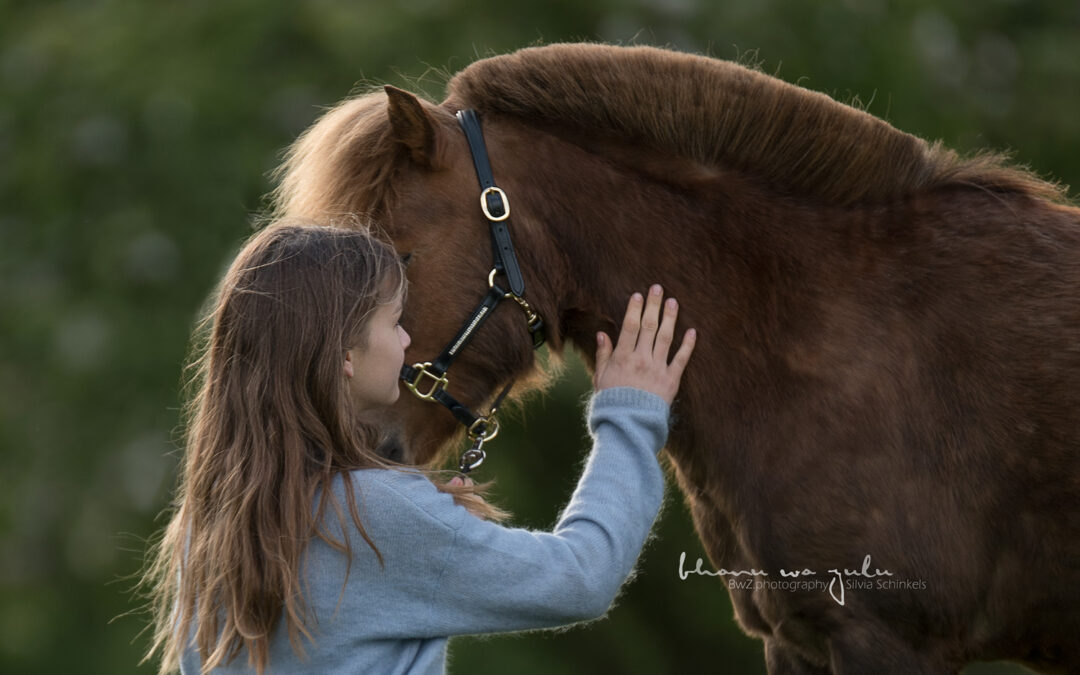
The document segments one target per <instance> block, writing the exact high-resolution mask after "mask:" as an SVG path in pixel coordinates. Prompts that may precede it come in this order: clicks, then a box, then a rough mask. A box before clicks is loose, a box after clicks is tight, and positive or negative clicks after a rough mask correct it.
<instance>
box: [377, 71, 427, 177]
mask: <svg viewBox="0 0 1080 675" xmlns="http://www.w3.org/2000/svg"><path fill="white" fill-rule="evenodd" d="M384 89H385V90H386V97H387V99H388V101H389V106H388V107H387V114H388V115H389V116H390V126H391V128H393V130H394V137H395V138H396V139H397V141H398V143H401V144H402V145H404V146H405V147H406V148H407V149H408V150H409V156H410V157H411V158H412V160H413V161H414V162H416V163H417V164H419V165H420V166H424V167H427V168H430V169H435V168H438V166H439V161H438V159H439V157H438V156H439V153H440V144H439V134H438V126H437V125H436V123H435V120H434V119H432V117H431V114H430V113H428V111H427V110H424V105H423V104H422V103H421V102H420V99H418V98H416V96H413V95H412V94H410V93H409V92H407V91H405V90H403V89H398V88H397V87H392V86H390V85H386V86H385V87H384Z"/></svg>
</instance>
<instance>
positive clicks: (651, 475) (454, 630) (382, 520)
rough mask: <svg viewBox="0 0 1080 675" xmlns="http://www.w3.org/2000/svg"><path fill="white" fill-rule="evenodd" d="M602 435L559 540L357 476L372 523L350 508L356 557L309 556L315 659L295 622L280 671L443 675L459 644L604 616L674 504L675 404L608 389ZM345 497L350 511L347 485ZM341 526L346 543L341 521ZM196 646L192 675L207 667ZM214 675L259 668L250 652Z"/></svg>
mask: <svg viewBox="0 0 1080 675" xmlns="http://www.w3.org/2000/svg"><path fill="white" fill-rule="evenodd" d="M589 407H590V410H589V416H588V422H589V431H590V433H591V435H592V437H593V439H594V445H593V449H592V452H591V453H590V455H589V457H588V460H587V463H586V465H585V470H584V472H583V473H582V476H581V479H580V480H579V482H578V485H577V488H576V489H575V490H574V494H573V497H572V498H571V500H570V503H569V504H568V505H567V506H566V509H565V510H564V511H563V513H562V515H561V516H560V518H559V521H558V523H557V524H556V525H555V528H554V529H553V530H552V531H551V532H535V531H532V530H526V529H521V528H508V527H503V526H501V525H498V524H495V523H491V522H488V521H485V520H481V519H480V518H477V517H475V516H473V515H472V514H470V513H469V512H468V511H466V510H465V509H464V508H463V507H461V506H458V505H456V504H455V503H454V501H453V499H452V497H451V496H450V495H448V494H446V493H443V492H439V491H438V490H437V489H436V488H435V486H434V485H433V484H432V483H431V481H429V480H428V479H427V478H425V477H424V476H423V475H421V474H419V473H417V472H415V471H392V470H382V469H367V470H362V471H354V472H352V473H351V474H349V478H350V479H351V480H352V481H353V484H354V485H355V488H356V495H357V507H358V510H359V513H360V518H361V522H363V523H364V527H365V528H366V529H367V532H368V534H369V535H370V536H371V538H372V540H374V542H375V545H376V546H378V547H379V550H380V551H381V552H382V555H383V558H384V559H385V561H386V567H385V568H382V567H380V566H379V562H378V560H377V559H376V557H375V554H374V552H373V551H372V550H371V548H370V547H369V546H368V545H367V544H366V543H365V542H364V540H363V539H362V538H361V537H360V535H359V533H358V532H357V531H356V530H355V526H354V525H353V524H352V519H351V518H350V517H349V516H348V512H347V510H346V518H345V520H346V526H347V528H348V532H347V533H346V534H347V536H349V537H350V540H351V542H352V548H353V561H352V566H351V568H350V569H349V575H348V580H347V581H346V582H345V584H344V586H342V581H343V580H344V579H345V571H346V560H345V556H344V555H343V554H342V553H340V552H338V551H335V550H334V549H332V548H331V547H330V546H328V545H327V544H326V543H324V542H323V541H322V540H321V539H314V540H312V542H311V543H310V544H309V546H308V549H307V552H306V554H305V555H306V558H305V561H306V562H305V564H306V567H305V579H306V588H305V597H306V600H307V602H308V604H309V606H310V608H311V609H312V610H313V612H314V615H315V617H316V619H317V625H315V626H314V627H313V630H312V632H313V634H314V636H315V643H314V644H305V648H306V652H307V656H306V659H304V660H301V659H299V658H298V657H297V656H296V654H294V653H293V650H292V648H291V647H290V645H289V639H288V633H287V632H286V630H285V627H284V622H282V623H281V624H280V625H279V626H278V630H277V631H276V632H275V634H274V635H273V637H272V639H271V641H270V668H269V672H271V673H443V672H445V670H446V646H447V640H448V637H449V636H451V635H466V634H476V633H501V632H509V631H521V630H528V629H536V628H550V627H555V626H564V625H566V624H570V623H575V622H579V621H587V620H590V619H595V618H597V617H600V616H602V615H603V614H604V613H605V612H607V610H608V608H609V607H610V606H611V604H612V602H613V601H614V599H615V596H616V594H617V593H618V591H619V588H620V587H621V586H622V584H623V582H624V581H625V580H626V578H627V576H628V575H629V574H630V572H631V571H632V570H633V567H634V564H635V562H636V561H637V558H638V555H639V553H640V552H641V547H642V546H643V545H644V543H645V538H646V536H647V535H648V533H649V530H650V529H651V527H652V524H653V521H654V520H655V519H656V515H657V513H658V511H659V509H660V503H661V501H662V499H663V492H664V479H663V473H662V471H661V470H660V466H659V464H658V463H657V460H656V453H657V452H659V450H660V448H661V447H662V446H663V444H664V442H665V440H666V438H667V431H668V412H669V411H668V405H667V403H666V402H665V401H664V400H663V399H661V398H660V397H658V396H656V395H653V394H650V393H648V392H645V391H642V390H639V389H631V388H626V387H619V388H614V389H607V390H604V391H602V392H600V393H599V394H597V395H596V396H595V397H593V399H592V401H591V402H590V406H589ZM335 491H336V493H337V497H338V500H339V503H341V504H345V501H344V490H343V487H342V485H341V484H339V485H338V486H337V487H336V488H335ZM326 520H327V523H328V525H332V527H331V528H330V531H331V532H332V533H334V535H335V536H340V535H341V531H340V526H339V525H338V524H337V518H336V517H335V516H333V515H329V516H328V517H327V519H326ZM198 668H199V657H198V653H197V652H196V650H195V649H194V648H190V647H189V648H188V650H187V651H186V652H185V653H184V657H183V662H182V664H181V670H182V672H183V673H185V674H186V675H187V674H194V673H198V672H199V670H198ZM215 672H222V673H234V672H235V673H248V672H251V670H250V669H249V668H248V667H247V653H246V652H243V653H241V654H240V655H239V656H237V658H236V659H234V660H233V662H232V663H231V664H229V665H228V666H227V667H225V668H220V669H217V670H216V671H215Z"/></svg>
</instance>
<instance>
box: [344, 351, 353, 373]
mask: <svg viewBox="0 0 1080 675" xmlns="http://www.w3.org/2000/svg"><path fill="white" fill-rule="evenodd" d="M352 376H353V364H352V352H345V377H352Z"/></svg>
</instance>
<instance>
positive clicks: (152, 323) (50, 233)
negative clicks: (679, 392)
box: [0, 0, 1080, 673]
mask: <svg viewBox="0 0 1080 675" xmlns="http://www.w3.org/2000/svg"><path fill="white" fill-rule="evenodd" d="M565 40H602V41H607V42H617V43H624V44H625V43H630V42H635V43H638V44H654V45H661V46H671V47H674V48H677V49H681V50H686V51H694V52H703V53H709V54H711V55H713V56H718V57H721V58H728V59H744V60H745V59H751V60H754V61H756V62H760V63H761V65H762V68H763V69H764V70H765V71H766V72H770V73H775V74H777V75H778V76H780V77H782V78H783V79H786V80H788V81H797V82H798V83H800V84H802V85H803V86H806V87H809V88H812V89H816V90H820V91H824V92H826V93H829V94H831V95H833V96H834V97H836V98H838V99H841V100H844V101H859V102H861V104H863V105H865V106H867V107H868V108H869V110H870V111H871V112H872V113H874V114H877V115H879V116H881V117H884V118H886V119H888V120H889V121H890V122H892V123H893V124H894V125H895V126H897V127H899V128H901V129H903V130H906V131H910V132H913V133H916V134H919V135H921V136H923V137H925V138H928V139H937V138H941V139H943V140H944V141H945V142H946V143H947V144H948V145H951V146H953V147H955V148H958V149H961V150H965V151H966V150H973V149H976V148H982V147H991V148H996V149H1011V150H1013V151H1015V156H1016V158H1017V160H1018V161H1020V162H1022V163H1026V164H1029V165H1031V166H1032V167H1033V168H1034V169H1035V170H1037V171H1038V172H1039V173H1040V174H1042V175H1045V176H1048V177H1053V178H1055V179H1058V180H1060V181H1062V182H1064V183H1066V184H1073V185H1075V184H1077V179H1078V178H1080V159H1078V158H1077V157H1076V153H1075V149H1076V148H1077V147H1080V144H1078V141H1080V112H1078V111H1080V87H1078V86H1077V84H1078V82H1080V3H1077V2H1076V0H1068V1H1066V0H1061V1H1054V0H1044V1H1041V2H1025V1H1023V0H982V1H980V2H970V1H969V0H942V1H939V2H927V1H919V0H913V1H911V2H902V3H901V2H891V1H888V0H843V1H826V2H806V1H805V0H731V1H728V2H722V3H721V2H710V1H706V0H637V1H633V2H616V1H615V0H590V1H589V2H571V1H570V0H515V1H514V2H503V3H484V2H479V1H478V0H396V1H394V2H389V1H382V2H346V1H344V0H313V1H311V2H302V3H301V2H296V3H283V2H276V1H271V0H258V1H256V0H230V1H219V2H209V1H205V0H202V1H199V0H191V1H180V0H173V1H171V2H151V1H147V0H101V1H93V0H83V1H78V2H76V1H69V2H40V1H39V2H29V1H16V0H7V1H6V2H0V336H2V342H0V462H2V464H0V672H2V673H125V672H151V668H150V667H148V666H143V667H141V668H137V666H136V664H137V661H138V660H139V658H140V654H141V652H142V651H143V649H144V646H145V641H144V639H143V638H142V637H139V636H138V633H139V631H140V630H141V629H142V627H143V625H144V617H142V616H140V615H138V614H134V615H130V614H126V613H128V612H131V611H132V610H137V608H138V604H139V603H138V600H137V599H136V598H133V597H132V595H131V593H130V590H131V587H132V582H133V575H134V574H136V572H137V571H138V569H139V565H140V561H141V554H142V551H143V549H144V540H145V538H146V537H148V536H149V535H150V534H151V533H152V532H153V531H154V530H155V529H156V528H158V527H160V526H161V524H162V523H161V521H160V520H155V516H156V514H158V513H159V512H160V511H161V509H162V508H163V507H164V505H165V503H166V501H167V500H168V497H169V493H170V489H171V487H172V484H173V477H174V469H175V465H176V454H177V453H176V450H175V446H174V442H173V439H174V438H175V437H176V425H177V422H178V407H179V405H180V402H179V399H178V384H179V382H180V377H181V364H182V363H183V361H184V358H185V351H186V343H187V338H188V334H189V330H190V328H191V325H192V320H193V318H194V316H195V314H196V312H197V310H198V308H199V306H200V303H201V302H202V300H203V299H204V298H205V297H206V295H207V294H208V292H209V291H210V289H211V286H212V285H213V283H214V281H215V279H216V277H217V275H218V274H219V273H220V271H221V269H222V266H223V265H224V264H225V262H226V261H227V259H228V257H229V255H230V254H231V253H232V252H233V251H234V250H235V248H236V246H237V244H238V243H239V242H240V241H241V240H242V239H243V238H244V237H245V236H246V234H247V233H249V232H250V227H251V226H250V223H251V221H252V216H253V215H254V214H257V213H258V212H259V211H260V209H262V208H263V206H264V203H263V201H262V195H263V194H265V193H266V192H267V190H268V189H269V187H270V184H269V181H268V178H267V173H268V172H269V171H270V170H271V169H272V168H273V167H274V166H275V164H276V162H277V161H278V158H279V152H280V151H281V150H282V149H283V148H284V147H285V146H286V145H287V144H288V143H289V142H290V141H291V140H292V139H293V138H294V137H295V136H296V135H297V134H298V133H299V132H300V131H301V130H303V129H304V128H305V127H306V126H307V125H308V124H310V123H311V122H312V121H313V120H314V119H315V117H316V115H317V114H318V113H319V110H320V106H327V105H331V104H333V103H334V102H336V101H338V100H339V99H341V98H343V97H344V96H345V95H346V94H347V93H348V92H349V91H350V90H352V89H353V88H354V87H355V86H357V85H358V84H363V83H383V82H388V83H392V84H396V85H398V86H402V87H405V88H409V89H413V90H414V91H417V90H421V88H422V90H423V91H426V92H427V93H428V95H429V96H430V97H431V98H433V99H435V100H439V99H440V98H441V95H442V83H443V82H444V81H445V74H446V73H453V72H455V71H456V70H458V69H460V68H461V67H463V66H465V65H467V64H468V63H469V62H471V61H472V60H474V59H475V58H477V57H478V56H484V55H487V54H490V53H497V52H505V51H510V50H513V49H516V48H520V47H524V46H528V45H531V44H535V43H538V42H556V41H565ZM586 390H587V379H586V378H585V377H584V376H583V374H582V372H581V370H580V367H579V366H577V365H576V361H575V360H571V367H570V368H569V369H568V370H567V373H566V376H565V378H564V379H563V380H562V381H561V382H560V384H559V385H558V386H557V387H555V388H554V389H553V390H551V391H550V392H549V393H548V394H547V395H544V396H536V397H533V398H532V399H530V403H529V404H528V405H527V406H526V408H525V410H524V413H523V414H521V415H518V416H517V417H518V420H517V421H516V422H515V423H513V424H511V425H509V426H510V429H509V431H508V432H507V433H505V434H504V436H503V437H502V438H500V439H499V441H498V442H497V443H496V444H495V446H494V447H493V448H492V452H491V454H490V455H489V460H488V464H487V465H486V466H485V468H484V471H483V475H485V476H496V477H497V478H498V481H499V493H500V497H501V503H502V504H503V505H504V506H507V507H508V508H510V509H511V510H512V511H514V512H515V513H516V514H517V521H516V522H517V523H518V524H523V525H528V526H532V527H547V526H550V525H551V524H552V522H553V521H554V518H555V516H556V514H557V512H558V510H559V508H560V507H561V506H562V505H563V504H564V503H565V500H566V499H567V498H568V496H569V493H570V491H571V488H572V486H573V483H574V480H575V478H576V475H577V471H578V463H579V459H580V458H581V457H582V456H583V454H584V452H585V451H586V447H587V446H586V442H585V433H584V426H583V424H582V422H581V405H580V401H581V398H582V396H583V395H584V393H585V392H586ZM684 551H685V552H686V555H687V558H688V560H689V561H690V563H691V566H692V563H693V561H694V559H695V558H697V557H704V554H703V552H702V549H701V546H700V544H699V543H698V542H697V540H696V538H695V536H694V534H693V531H692V528H691V525H690V523H689V518H688V516H687V514H686V511H685V509H684V507H683V504H682V499H681V495H679V494H678V493H677V492H675V491H674V490H671V491H670V492H669V498H668V501H667V504H666V507H665V510H664V513H663V517H662V520H661V521H660V523H659V525H658V527H657V530H656V538H655V540H654V541H652V542H651V543H650V544H649V546H648V547H647V549H646V552H645V554H644V557H643V560H642V563H641V566H640V574H639V577H638V578H637V579H636V580H635V581H634V582H633V583H632V584H630V585H629V586H628V587H627V588H626V589H625V590H624V594H623V596H622V598H621V600H620V602H619V604H618V606H617V608H616V609H615V610H613V611H612V612H611V615H610V617H609V618H608V619H607V620H605V621H603V622H599V623H596V624H594V625H591V626H589V627H586V628H578V629H574V630H571V631H568V632H564V633H557V634H555V633H540V634H531V635H524V636H508V637H507V636H500V637H491V638H485V639H466V640H460V641H457V642H455V643H453V644H452V649H451V654H450V657H451V661H450V667H451V671H452V672H458V673H465V672H469V673H495V672H506V671H511V670H512V671H514V672H518V673H547V672H566V673H575V672H577V673H587V672H594V671H599V670H604V671H606V672H625V673H637V672H641V673H667V672H671V673H674V672H697V671H698V670H709V671H715V672H729V673H761V672H764V667H763V664H762V657H761V647H760V644H759V643H758V642H757V641H754V640H751V639H749V638H747V637H745V636H743V635H742V634H741V632H740V631H739V630H738V628H737V627H736V625H735V623H734V621H733V619H732V610H731V607H730V605H729V603H728V600H727V594H726V592H725V591H724V589H723V588H722V585H721V584H720V583H719V582H718V581H717V580H716V579H712V578H709V577H693V576H692V577H690V578H688V579H686V580H685V581H680V580H679V578H678V575H677V566H678V560H679V554H680V553H681V552H684ZM706 566H708V565H707V563H706ZM966 672H968V673H976V672H978V673H992V672H1000V673H1005V672H1021V671H1019V670H1017V669H1015V668H1013V667H1011V666H996V665H990V666H979V667H973V668H970V669H969V670H968V671H966Z"/></svg>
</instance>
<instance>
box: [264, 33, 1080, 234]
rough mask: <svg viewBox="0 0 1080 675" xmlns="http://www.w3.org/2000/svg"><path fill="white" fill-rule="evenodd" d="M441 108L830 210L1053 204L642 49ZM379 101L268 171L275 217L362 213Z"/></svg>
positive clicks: (356, 104) (387, 181)
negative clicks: (1001, 200) (970, 194)
mask: <svg viewBox="0 0 1080 675" xmlns="http://www.w3.org/2000/svg"><path fill="white" fill-rule="evenodd" d="M447 92H448V98H447V100H446V102H445V104H444V105H446V106H447V107H449V108H451V109H458V108H462V107H472V108H476V109H478V110H480V111H481V112H486V113H492V114H502V115H509V116H513V117H516V118H519V119H521V120H522V121H524V122H526V123H533V124H541V125H544V126H545V127H546V128H555V129H560V128H562V129H568V130H571V131H574V132H577V134H578V136H584V137H597V136H605V135H606V136H608V137H611V138H619V139H625V140H626V142H629V143H641V144H645V145H648V146H651V147H653V148H655V149H657V150H659V151H662V152H666V153H673V154H675V155H676V156H682V157H687V158H690V159H692V160H694V161H697V162H700V163H702V164H704V165H706V166H716V167H727V168H732V169H735V170H738V171H742V172H746V173H748V174H752V175H755V176H757V177H758V178H759V179H760V180H762V181H763V182H765V183H768V184H769V185H770V186H771V188H772V189H776V190H780V191H786V192H788V193H790V194H796V195H804V196H807V197H810V198H813V199H817V200H820V201H825V202H831V203H834V204H853V203H857V202H881V201H886V200H890V199H895V198H898V197H902V196H904V195H907V194H911V193H913V192H916V191H918V190H922V189H926V188H932V187H935V186H943V185H949V184H955V185H960V184H962V185H970V186H976V187H979V188H982V189H987V190H991V191H995V192H1015V193H1022V194H1027V195H1031V196H1035V197H1043V198H1047V199H1051V200H1055V201H1060V200H1064V196H1063V192H1062V190H1061V189H1060V188H1059V187H1058V186H1057V185H1054V184H1051V183H1048V182H1046V181H1044V180H1041V179H1040V178H1038V177H1037V176H1035V175H1034V174H1032V173H1030V172H1029V171H1027V170H1025V169H1023V168H1020V167H1015V166H1010V165H1009V164H1008V162H1007V161H1006V158H1004V157H1003V156H1001V155H997V154H992V153H984V154H980V155H977V156H975V157H971V158H966V159H965V158H961V157H959V156H958V155H957V154H956V153H955V152H954V151H952V150H949V149H947V148H944V147H942V146H941V145H940V144H939V143H935V144H933V145H928V144H927V143H926V142H925V141H923V140H922V139H920V138H916V137H915V136H912V135H910V134H906V133H903V132H901V131H898V130H897V129H895V128H893V127H892V126H890V125H889V124H887V123H886V122H884V121H882V120H880V119H878V118H876V117H874V116H873V115H870V114H868V113H866V112H863V111H861V110H857V109H855V108H852V107H850V106H847V105H843V104H841V103H837V102H836V101H834V100H832V99H831V98H829V97H828V96H825V95H824V94H819V93H817V92H813V91H808V90H806V89H803V88H801V87H797V86H795V85H791V84H788V83H786V82H783V81H781V80H779V79H776V78H774V77H770V76H768V75H765V74H763V73H760V72H757V71H755V70H751V69H749V68H745V67H743V66H740V65H738V64H735V63H731V62H727V61H721V60H718V59H712V58H706V57H703V56H693V55H690V54H681V53H677V52H671V51H666V50H661V49H655V48H652V47H612V46H604V45H591V44H558V45H549V46H546V47H535V48H530V49H523V50H521V51H518V52H514V53H512V54H508V55H505V56H495V57H491V58H487V59H483V60H480V61H477V62H475V63H473V64H472V65H470V66H468V67H467V68H465V69H464V70H462V71H461V72H459V73H458V74H457V75H455V76H454V77H453V78H452V79H451V80H450V82H449V85H448V87H447ZM385 106H386V96H385V94H384V93H383V92H381V91H379V92H377V93H369V94H365V95H362V96H357V97H354V98H350V99H347V100H345V101H344V102H342V103H340V104H339V105H337V106H335V107H334V108H331V109H330V110H329V111H328V112H327V113H326V114H325V115H323V117H322V118H321V119H320V120H319V121H318V123H316V124H314V125H312V126H311V127H309V128H308V129H307V131H305V132H304V134H303V135H301V137H300V138H299V139H297V141H296V142H295V143H294V144H293V145H292V147H291V148H290V149H289V152H288V154H287V156H286V158H285V161H284V162H283V163H282V165H281V166H280V167H279V168H278V170H277V173H276V178H277V179H278V180H279V185H278V187H277V189H276V190H275V192H274V194H273V200H274V205H273V206H274V208H273V214H272V215H275V216H284V215H293V216H304V217H314V218H319V219H324V220H325V219H327V218H331V219H333V218H335V217H339V216H340V217H344V218H349V217H351V214H359V215H361V216H363V215H367V214H371V213H372V212H374V211H376V210H377V209H378V208H379V206H380V205H381V204H384V203H385V201H386V199H387V198H388V197H390V195H391V191H392V188H393V186H392V181H391V178H392V176H393V172H394V166H395V164H394V163H395V161H399V160H400V159H401V158H402V152H401V150H400V148H399V147H398V146H397V145H396V143H395V141H394V139H393V136H392V132H391V129H390V124H389V121H388V119H387V115H386V114H385V110H386V108H385Z"/></svg>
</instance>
